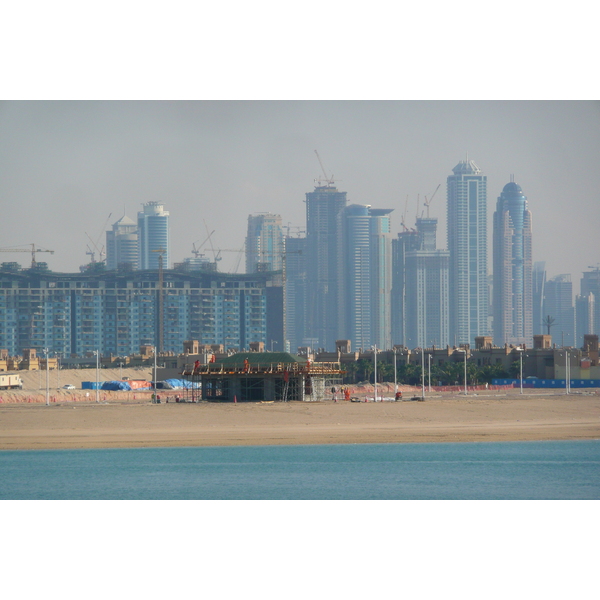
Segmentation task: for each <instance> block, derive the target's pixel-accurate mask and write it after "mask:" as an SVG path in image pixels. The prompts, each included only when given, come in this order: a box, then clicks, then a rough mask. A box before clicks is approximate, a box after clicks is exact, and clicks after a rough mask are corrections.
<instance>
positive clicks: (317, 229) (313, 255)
mask: <svg viewBox="0 0 600 600" xmlns="http://www.w3.org/2000/svg"><path fill="white" fill-rule="evenodd" d="M345 206H346V192H339V191H338V190H337V188H336V187H335V186H334V185H333V183H329V182H328V183H327V185H318V186H316V187H315V189H314V191H313V192H309V193H307V194H306V285H307V295H306V323H305V326H306V328H305V339H304V340H303V344H307V345H309V346H312V347H313V348H324V349H326V350H332V349H334V348H335V341H336V329H337V311H338V300H337V292H338V282H337V278H338V256H337V254H338V244H337V228H336V223H337V216H338V213H339V212H340V211H341V210H342V209H343V208H345Z"/></svg>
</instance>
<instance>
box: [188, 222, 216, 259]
mask: <svg viewBox="0 0 600 600" xmlns="http://www.w3.org/2000/svg"><path fill="white" fill-rule="evenodd" d="M214 232H215V230H214V229H213V230H212V231H211V232H210V233H209V234H208V237H207V238H206V239H205V240H204V241H203V242H202V243H201V244H200V245H199V246H198V247H197V248H196V242H194V243H193V244H192V254H193V255H194V256H195V257H196V258H198V256H199V255H200V254H201V252H200V250H201V249H202V246H204V244H206V242H208V240H210V237H211V236H212V234H213V233H214Z"/></svg>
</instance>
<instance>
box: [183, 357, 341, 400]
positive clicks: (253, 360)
mask: <svg viewBox="0 0 600 600" xmlns="http://www.w3.org/2000/svg"><path fill="white" fill-rule="evenodd" d="M182 374H183V376H184V377H185V378H186V379H188V380H189V381H192V382H199V383H201V399H202V400H207V401H211V402H272V401H283V402H287V401H322V400H325V399H326V398H327V394H328V391H329V389H330V388H331V386H332V385H339V383H340V382H341V376H342V371H341V369H340V365H339V363H313V362H311V361H310V360H308V359H306V358H303V357H301V356H297V355H292V354H289V353H286V352H240V353H236V354H233V355H231V356H228V357H225V358H223V359H219V360H217V361H215V362H209V363H208V364H204V365H203V364H200V363H199V362H198V363H195V364H192V363H190V364H188V365H186V367H185V368H184V369H183V373H182ZM198 393H199V392H197V391H194V390H190V391H188V392H187V395H188V396H189V395H194V394H198ZM192 399H193V398H192Z"/></svg>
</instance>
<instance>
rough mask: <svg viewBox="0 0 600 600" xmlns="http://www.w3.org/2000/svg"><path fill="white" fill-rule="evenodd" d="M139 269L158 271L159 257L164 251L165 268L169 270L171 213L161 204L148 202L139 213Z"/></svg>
mask: <svg viewBox="0 0 600 600" xmlns="http://www.w3.org/2000/svg"><path fill="white" fill-rule="evenodd" d="M138 243H139V261H138V268H139V269H142V270H147V269H158V262H159V261H158V257H159V255H160V254H161V253H160V252H158V251H159V250H163V251H164V252H163V253H162V256H163V268H165V269H168V268H169V212H168V211H166V210H164V209H163V205H162V204H161V203H160V202H147V203H146V204H144V210H143V211H140V212H139V213H138Z"/></svg>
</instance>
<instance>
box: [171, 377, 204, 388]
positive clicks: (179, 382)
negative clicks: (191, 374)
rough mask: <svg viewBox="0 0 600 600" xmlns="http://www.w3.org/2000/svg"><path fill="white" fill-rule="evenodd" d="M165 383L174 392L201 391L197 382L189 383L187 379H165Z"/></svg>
mask: <svg viewBox="0 0 600 600" xmlns="http://www.w3.org/2000/svg"><path fill="white" fill-rule="evenodd" d="M164 383H167V384H169V386H170V387H171V388H172V389H174V390H197V389H200V384H199V383H198V382H196V381H188V380H187V379H165V380H164Z"/></svg>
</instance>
